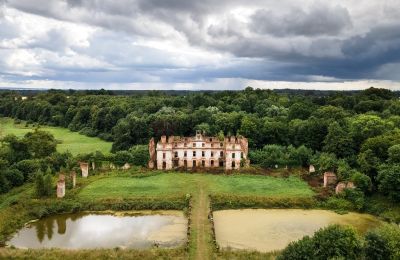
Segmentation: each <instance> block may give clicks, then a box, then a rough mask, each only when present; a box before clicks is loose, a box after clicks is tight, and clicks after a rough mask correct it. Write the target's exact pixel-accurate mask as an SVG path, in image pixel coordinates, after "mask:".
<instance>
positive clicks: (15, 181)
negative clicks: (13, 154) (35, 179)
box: [4, 169, 24, 187]
mask: <svg viewBox="0 0 400 260" xmlns="http://www.w3.org/2000/svg"><path fill="white" fill-rule="evenodd" d="M4 175H5V177H6V179H7V180H8V182H9V183H10V185H11V187H18V186H21V185H22V184H23V183H24V175H23V174H22V173H21V172H20V171H19V170H17V169H8V170H6V171H5V174H4Z"/></svg>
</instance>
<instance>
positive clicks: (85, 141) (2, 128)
mask: <svg viewBox="0 0 400 260" xmlns="http://www.w3.org/2000/svg"><path fill="white" fill-rule="evenodd" d="M33 129H34V127H32V126H29V127H25V122H22V123H21V124H14V120H13V119H11V118H0V137H1V136H4V135H7V134H14V135H16V136H18V137H23V136H24V135H25V134H26V133H28V132H30V131H32V130H33ZM40 129H41V130H44V131H47V132H50V133H51V134H53V135H54V137H55V138H56V139H57V140H58V141H59V142H60V143H59V144H58V145H57V151H59V152H66V151H69V152H70V153H72V154H73V155H77V154H79V153H91V152H95V151H101V152H102V153H109V152H110V150H111V145H112V143H111V142H106V141H103V140H101V139H100V138H97V137H88V136H85V135H81V134H79V133H77V132H72V131H70V130H68V129H66V128H61V127H51V126H40Z"/></svg>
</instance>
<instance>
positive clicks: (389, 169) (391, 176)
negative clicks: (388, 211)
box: [378, 164, 400, 202]
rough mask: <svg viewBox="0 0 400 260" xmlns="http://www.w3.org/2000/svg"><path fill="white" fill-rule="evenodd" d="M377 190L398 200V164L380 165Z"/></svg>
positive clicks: (399, 183)
mask: <svg viewBox="0 0 400 260" xmlns="http://www.w3.org/2000/svg"><path fill="white" fill-rule="evenodd" d="M378 181H379V186H378V187H379V191H380V192H382V193H383V194H386V195H388V196H389V198H391V199H392V200H394V201H397V202H400V164H389V165H382V166H381V167H380V168H379V173H378Z"/></svg>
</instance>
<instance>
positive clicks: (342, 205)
mask: <svg viewBox="0 0 400 260" xmlns="http://www.w3.org/2000/svg"><path fill="white" fill-rule="evenodd" d="M325 206H326V207H327V208H329V209H334V210H339V211H350V210H353V204H352V203H351V202H350V201H348V200H346V199H344V198H338V197H330V198H329V199H328V200H327V201H326V204H325Z"/></svg>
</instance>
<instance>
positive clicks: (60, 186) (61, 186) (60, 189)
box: [57, 180, 65, 198]
mask: <svg viewBox="0 0 400 260" xmlns="http://www.w3.org/2000/svg"><path fill="white" fill-rule="evenodd" d="M64 196H65V180H59V181H58V182H57V198H64Z"/></svg>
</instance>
